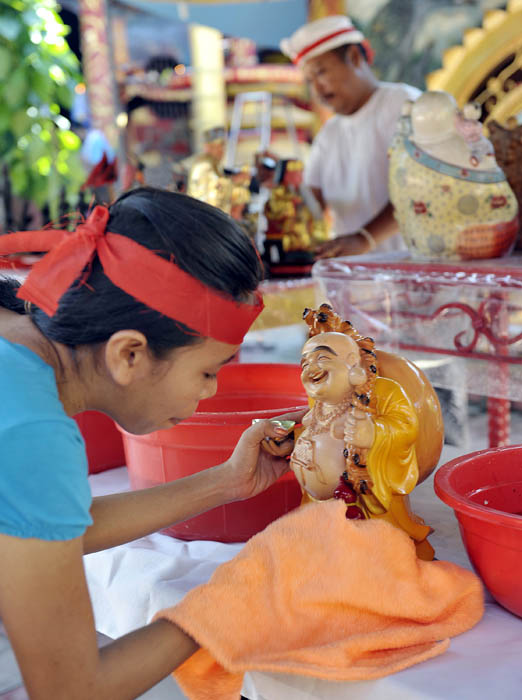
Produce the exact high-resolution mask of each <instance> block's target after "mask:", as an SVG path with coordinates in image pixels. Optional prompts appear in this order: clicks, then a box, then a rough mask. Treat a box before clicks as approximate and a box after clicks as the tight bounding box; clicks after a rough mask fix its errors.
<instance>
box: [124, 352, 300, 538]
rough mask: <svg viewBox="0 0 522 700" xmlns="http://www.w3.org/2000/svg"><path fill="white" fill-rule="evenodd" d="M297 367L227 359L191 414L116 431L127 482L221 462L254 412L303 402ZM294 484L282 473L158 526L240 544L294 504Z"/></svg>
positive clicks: (157, 480) (159, 479)
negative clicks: (251, 493)
mask: <svg viewBox="0 0 522 700" xmlns="http://www.w3.org/2000/svg"><path fill="white" fill-rule="evenodd" d="M307 405H308V400H307V395H306V393H305V391H304V388H303V386H302V383H301V368H300V367H299V365H283V364H232V365H226V366H225V367H223V368H222V369H221V370H220V372H219V375H218V391H217V394H216V395H215V396H213V397H212V398H211V399H206V400H204V401H201V402H200V404H199V406H198V410H197V412H196V413H195V414H194V415H193V416H191V418H188V419H187V420H185V421H183V422H182V423H180V424H179V425H177V426H175V427H173V428H170V429H169V430H160V431H157V432H155V433H150V434H149V435H131V434H130V433H126V432H124V431H122V433H123V443H124V447H125V455H126V463H127V467H128V470H129V478H130V483H131V486H132V488H134V489H141V488H147V487H150V486H154V485H156V484H163V483H166V482H168V481H173V480H175V479H179V478H180V477H184V476H188V475H190V474H194V473H195V472H199V471H202V470H203V469H207V468H208V467H212V466H214V465H216V464H221V463H222V462H224V461H225V460H226V459H228V457H230V455H231V454H232V452H233V450H234V447H235V446H236V443H237V441H238V440H239V437H240V436H241V434H242V432H243V431H244V430H246V428H248V427H249V426H250V425H251V423H252V419H254V418H271V417H272V416H276V415H279V414H282V413H286V412H288V411H293V410H296V409H298V408H304V407H307ZM300 500H301V489H300V487H299V484H298V483H297V481H296V479H295V477H294V475H293V474H292V473H291V472H290V473H288V474H285V475H284V476H282V477H281V478H280V479H279V480H278V481H277V482H276V483H275V484H273V485H272V486H271V487H270V488H269V489H267V490H266V491H264V492H263V493H261V494H259V495H258V496H255V497H254V498H251V499H248V500H246V501H241V502H236V503H229V504H227V505H225V506H220V507H219V508H214V509H213V510H211V511H208V512H207V513H203V514H201V515H198V516H196V517H195V518H191V519H190V520H187V521H185V522H183V523H178V524H177V525H173V526H172V527H170V528H168V529H167V530H165V531H164V532H165V533H166V534H168V535H171V536H172V537H177V538H179V539H183V540H216V541H220V542H245V541H246V540H247V539H248V538H249V537H251V536H252V535H254V534H255V533H256V532H259V531H260V530H263V529H264V528H265V527H266V526H267V525H268V524H269V523H270V522H272V521H273V520H275V519H276V518H278V517H280V516H281V515H283V514H284V513H286V512H287V511H289V510H291V509H292V508H295V507H296V506H297V505H299V503H300Z"/></svg>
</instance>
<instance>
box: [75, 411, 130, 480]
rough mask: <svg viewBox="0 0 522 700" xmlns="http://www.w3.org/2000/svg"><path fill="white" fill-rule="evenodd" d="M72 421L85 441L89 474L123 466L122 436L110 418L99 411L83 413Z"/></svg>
mask: <svg viewBox="0 0 522 700" xmlns="http://www.w3.org/2000/svg"><path fill="white" fill-rule="evenodd" d="M74 420H75V421H76V422H77V423H78V427H79V428H80V432H81V434H82V435H83V439H84V440H85V448H86V451H87V460H88V462H89V474H97V473H98V472H103V471H105V470H106V469H113V468H114V467H122V466H123V465H124V464H125V452H124V450H123V439H122V435H121V433H120V431H119V430H118V428H117V427H116V423H115V422H114V421H113V420H112V418H109V416H106V415H105V413H100V412H99V411H83V413H78V414H77V415H76V416H74Z"/></svg>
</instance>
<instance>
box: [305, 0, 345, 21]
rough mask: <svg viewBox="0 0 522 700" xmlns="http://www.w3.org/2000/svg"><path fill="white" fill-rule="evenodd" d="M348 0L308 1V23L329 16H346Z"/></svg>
mask: <svg viewBox="0 0 522 700" xmlns="http://www.w3.org/2000/svg"><path fill="white" fill-rule="evenodd" d="M346 5H347V2H346V0H308V21H309V22H312V21H313V20H315V19H321V17H327V16H329V15H345V14H346V12H347V8H346Z"/></svg>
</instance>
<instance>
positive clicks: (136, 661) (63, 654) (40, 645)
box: [0, 535, 198, 700]
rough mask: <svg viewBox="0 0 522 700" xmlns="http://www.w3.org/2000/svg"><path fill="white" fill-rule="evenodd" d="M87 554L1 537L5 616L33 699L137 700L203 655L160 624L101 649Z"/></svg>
mask: <svg viewBox="0 0 522 700" xmlns="http://www.w3.org/2000/svg"><path fill="white" fill-rule="evenodd" d="M82 554H83V543H82V538H76V539H73V540H68V541H62V542H49V541H43V540H37V539H21V538H18V537H11V536H8V535H0V561H1V562H2V566H1V569H0V617H1V618H2V620H3V622H4V625H5V628H6V630H7V634H8V636H9V639H10V641H11V644H12V646H13V650H14V652H15V654H16V657H17V660H18V664H19V666H20V669H21V671H22V675H23V678H24V683H25V685H26V688H27V692H28V694H29V697H30V698H31V700H50V699H51V698H52V700H71V698H74V700H93V699H94V698H95V699H96V700H127V699H128V700H130V699H131V698H136V697H137V696H139V695H141V694H142V693H144V692H145V691H146V690H147V689H148V688H151V687H152V686H153V685H155V684H156V683H158V682H159V681H160V680H161V679H162V678H164V677H165V676H167V675H168V674H169V673H170V672H171V671H172V670H174V668H176V667H177V666H178V665H180V664H181V663H182V662H183V661H184V660H185V659H187V658H188V657H189V656H191V655H192V654H193V653H194V652H195V651H196V650H197V648H198V647H197V644H196V643H195V642H194V640H193V639H192V638H190V637H189V636H188V635H186V634H185V633H184V632H183V631H182V630H181V629H180V628H178V627H176V626H175V625H173V624H171V623H169V622H166V621H162V620H160V621H158V622H155V623H153V624H151V625H148V626H147V627H143V628H141V629H139V630H137V631H135V632H132V633H131V634H129V635H126V636H125V637H122V638H121V639H119V640H117V641H115V642H113V643H112V644H109V645H108V646H106V647H104V648H103V649H101V650H98V648H97V645H96V632H95V628H94V621H93V613H92V608H91V603H90V599H89V594H88V590H87V584H86V581H85V575H84V571H83V564H82Z"/></svg>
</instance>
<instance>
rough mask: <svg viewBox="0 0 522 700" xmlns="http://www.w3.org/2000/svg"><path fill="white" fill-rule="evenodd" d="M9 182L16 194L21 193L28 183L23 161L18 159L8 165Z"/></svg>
mask: <svg viewBox="0 0 522 700" xmlns="http://www.w3.org/2000/svg"><path fill="white" fill-rule="evenodd" d="M9 176H10V178H11V184H12V185H13V190H14V192H15V193H16V194H20V195H23V194H24V191H25V188H26V187H27V184H28V173H27V168H26V167H25V165H24V163H23V162H21V161H18V162H16V163H13V165H11V166H10V167H9Z"/></svg>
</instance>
